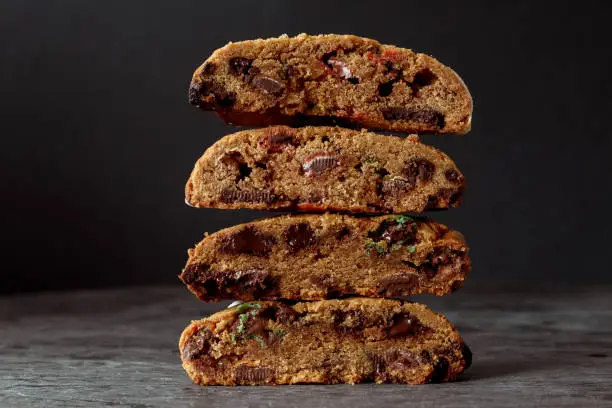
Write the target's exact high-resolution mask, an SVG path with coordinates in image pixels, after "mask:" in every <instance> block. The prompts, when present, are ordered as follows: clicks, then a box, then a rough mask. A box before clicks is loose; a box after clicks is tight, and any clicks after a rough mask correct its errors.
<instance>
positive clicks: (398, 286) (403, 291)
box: [377, 273, 419, 297]
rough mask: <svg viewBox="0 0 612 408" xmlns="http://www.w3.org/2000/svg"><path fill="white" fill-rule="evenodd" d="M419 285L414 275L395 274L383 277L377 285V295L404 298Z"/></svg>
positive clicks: (417, 278)
mask: <svg viewBox="0 0 612 408" xmlns="http://www.w3.org/2000/svg"><path fill="white" fill-rule="evenodd" d="M418 284H419V277H418V276H417V275H416V274H414V273H395V274H393V275H389V276H386V277H384V278H383V279H381V280H380V282H379V283H378V285H377V286H378V287H377V290H378V294H379V295H383V296H387V297H391V296H404V295H409V294H411V293H412V292H413V291H414V289H415V288H416V287H417V286H418Z"/></svg>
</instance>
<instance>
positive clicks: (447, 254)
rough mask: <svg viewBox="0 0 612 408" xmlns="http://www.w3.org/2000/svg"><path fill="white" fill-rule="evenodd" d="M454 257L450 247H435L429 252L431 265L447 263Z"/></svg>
mask: <svg viewBox="0 0 612 408" xmlns="http://www.w3.org/2000/svg"><path fill="white" fill-rule="evenodd" d="M455 257H456V255H455V253H454V252H453V250H452V249H451V248H450V247H447V246H445V247H437V248H434V250H433V252H432V254H431V260H430V263H431V265H432V266H439V265H447V264H449V263H450V262H451V261H452V260H453V259H454V258H455Z"/></svg>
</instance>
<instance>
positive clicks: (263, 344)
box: [247, 334, 266, 349]
mask: <svg viewBox="0 0 612 408" xmlns="http://www.w3.org/2000/svg"><path fill="white" fill-rule="evenodd" d="M247 339H248V340H251V339H255V340H256V341H257V343H259V347H261V348H262V349H265V348H266V342H265V341H264V339H263V337H261V336H260V335H259V334H251V335H249V336H248V337H247Z"/></svg>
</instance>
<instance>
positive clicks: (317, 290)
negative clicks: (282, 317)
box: [179, 214, 471, 301]
mask: <svg viewBox="0 0 612 408" xmlns="http://www.w3.org/2000/svg"><path fill="white" fill-rule="evenodd" d="M470 266H471V263H470V259H469V257H468V247H467V245H466V243H465V240H464V238H463V236H462V235H461V234H460V233H459V232H457V231H453V230H450V229H449V228H447V227H446V226H444V225H442V224H439V223H437V222H434V221H431V220H426V219H422V218H411V217H407V216H403V215H391V216H380V217H360V218H356V217H351V216H348V215H339V214H323V215H286V216H280V217H276V218H268V219H263V220H258V221H254V222H250V223H246V224H241V225H236V226H233V227H230V228H227V229H224V230H221V231H218V232H216V233H214V234H211V235H208V236H207V237H205V238H204V240H203V241H202V242H200V243H199V244H198V245H197V246H196V247H195V248H194V249H190V250H189V260H188V261H187V264H186V266H185V268H184V269H183V272H182V273H181V274H180V276H179V277H180V279H181V280H182V281H183V282H184V283H185V284H186V285H187V286H188V288H189V290H191V291H192V292H193V293H195V294H196V295H197V296H198V297H199V298H200V299H201V300H204V301H216V300H221V299H240V300H256V299H269V300H275V299H293V300H320V299H329V298H337V297H340V296H346V295H351V294H358V295H362V296H370V297H392V296H402V295H414V294H418V293H430V294H436V295H443V294H446V293H449V292H451V291H453V290H455V289H457V288H459V287H460V286H461V285H462V284H463V281H464V280H465V279H466V277H467V274H468V272H469V270H470Z"/></svg>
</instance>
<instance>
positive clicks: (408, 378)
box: [179, 298, 472, 385]
mask: <svg viewBox="0 0 612 408" xmlns="http://www.w3.org/2000/svg"><path fill="white" fill-rule="evenodd" d="M179 350H180V355H181V359H182V361H183V367H184V369H185V370H186V371H187V374H188V375H189V377H190V378H191V379H192V380H193V381H194V382H195V383H197V384H201V385H274V384H296V383H319V384H338V383H349V384H354V383H361V382H372V381H373V382H377V383H401V384H424V383H429V382H444V381H452V380H454V379H456V378H457V376H458V375H459V374H461V373H462V372H463V371H464V370H465V369H466V368H468V367H469V365H470V363H471V357H472V356H471V352H470V350H469V348H468V347H467V346H466V344H465V343H464V341H463V339H462V338H461V337H460V335H459V333H458V332H457V330H456V329H455V328H454V327H453V325H452V324H451V323H450V322H449V321H448V320H447V319H446V318H445V317H444V316H442V315H439V314H436V313H434V312H432V311H431V310H429V309H428V308H427V307H425V306H423V305H420V304H417V303H408V302H403V301H401V300H390V299H367V298H349V299H342V300H324V301H319V302H304V303H297V304H295V305H293V306H290V305H288V304H285V303H281V302H265V301H264V302H250V303H243V304H241V305H239V306H236V307H233V308H230V309H227V310H224V311H221V312H218V313H215V314H214V315H212V316H210V317H208V318H205V319H202V320H198V321H194V322H192V323H191V324H190V325H189V327H187V328H186V329H185V331H184V332H183V334H182V336H181V338H180V341H179Z"/></svg>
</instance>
